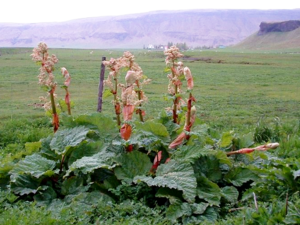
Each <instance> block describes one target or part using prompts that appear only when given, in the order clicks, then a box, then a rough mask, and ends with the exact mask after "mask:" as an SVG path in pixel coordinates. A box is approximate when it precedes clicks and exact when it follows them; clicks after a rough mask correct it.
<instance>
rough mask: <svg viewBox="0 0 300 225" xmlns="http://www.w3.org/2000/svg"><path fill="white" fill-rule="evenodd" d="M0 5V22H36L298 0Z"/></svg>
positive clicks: (295, 0)
mask: <svg viewBox="0 0 300 225" xmlns="http://www.w3.org/2000/svg"><path fill="white" fill-rule="evenodd" d="M0 8H1V12H0V23H1V22H5V23H6V22H12V23H38V22H61V21H67V20H72V19H78V18H87V17H98V16H116V15H126V14H134V13H144V12H150V11H157V10H185V9H295V8H298V9H300V0H284V1H280V0H247V1H242V0H105V1H104V0H48V1H45V0H44V1H43V0H1V3H0ZM299 19H300V15H299Z"/></svg>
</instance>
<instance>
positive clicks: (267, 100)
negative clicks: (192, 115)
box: [0, 49, 300, 127]
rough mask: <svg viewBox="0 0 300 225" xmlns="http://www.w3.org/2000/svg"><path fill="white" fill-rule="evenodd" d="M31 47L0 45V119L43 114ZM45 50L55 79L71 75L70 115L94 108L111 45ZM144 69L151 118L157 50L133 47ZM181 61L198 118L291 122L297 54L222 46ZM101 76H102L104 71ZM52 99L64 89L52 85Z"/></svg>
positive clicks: (107, 107)
mask: <svg viewBox="0 0 300 225" xmlns="http://www.w3.org/2000/svg"><path fill="white" fill-rule="evenodd" d="M31 50H32V49H0V52H1V56H0V93H1V95H0V104H1V108H0V118H1V120H2V121H3V120H5V119H18V118H21V117H25V118H27V117H34V118H36V117H43V116H44V111H43V109H41V108H35V107H34V104H35V103H38V97H39V96H42V95H44V94H45V93H44V92H43V91H42V90H41V89H40V87H39V85H38V84H37V75H38V73H39V71H38V69H39V66H38V65H35V63H34V62H33V61H31V57H30V54H31ZM90 52H91V50H75V49H51V50H50V53H52V54H56V56H57V57H58V59H59V63H58V65H57V70H56V71H55V72H56V73H55V75H56V80H57V81H58V82H59V83H62V82H63V78H62V75H61V73H60V70H59V68H60V67H66V68H67V69H68V71H69V73H70V75H71V77H72V81H71V86H70V94H71V100H72V101H73V102H74V109H73V114H74V115H79V114H84V113H91V112H95V111H96V109H97V95H98V85H99V74H100V64H101V58H102V56H106V57H107V59H109V58H111V57H113V58H117V57H120V56H121V55H122V53H123V51H121V50H119V51H117V50H113V51H110V50H93V54H90ZM132 53H133V54H134V55H135V57H136V61H137V62H138V63H139V65H140V66H141V67H142V69H143V71H144V74H145V75H146V76H148V78H150V79H152V83H151V84H150V85H148V86H146V87H145V93H146V95H147V96H148V98H149V102H148V103H147V105H146V106H145V107H146V113H147V117H148V118H153V117H156V116H157V114H158V113H159V112H160V111H161V110H162V109H163V108H165V107H168V106H171V104H172V103H171V102H169V101H166V100H165V99H166V93H167V84H168V80H167V78H166V75H167V74H166V73H165V72H164V68H165V63H164V55H163V52H162V51H146V50H133V51H132ZM184 55H185V57H184V58H183V60H182V61H183V62H184V64H185V65H186V66H188V67H190V69H191V71H192V74H193V76H194V82H195V89H194V94H195V97H196V100H197V113H198V114H197V115H198V116H197V117H198V118H200V119H201V120H203V121H204V122H205V123H211V124H219V125H226V126H230V127H232V126H233V127H235V126H240V125H251V124H255V123H256V122H257V121H258V120H260V119H261V118H264V120H265V121H268V122H271V121H273V120H274V118H276V117H278V118H280V120H282V121H295V120H298V119H299V117H300V112H299V106H300V96H299V86H300V79H299V74H300V64H299V62H300V54H291V53H284V54H282V53H280V52H277V53H276V52H248V53H247V52H242V51H241V52H239V51H237V50H234V51H233V52H230V51H229V50H227V49H225V50H223V51H220V50H208V51H196V50H195V51H186V52H184ZM106 74H107V73H106ZM57 93H58V98H60V99H62V98H63V97H64V90H63V89H62V88H60V87H58V88H57ZM111 101H112V97H108V98H105V99H104V102H103V113H107V114H110V113H111V112H112V109H113V105H112V104H111Z"/></svg>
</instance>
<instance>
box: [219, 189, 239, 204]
mask: <svg viewBox="0 0 300 225" xmlns="http://www.w3.org/2000/svg"><path fill="white" fill-rule="evenodd" d="M221 194H222V197H224V198H225V199H226V200H227V201H229V202H232V203H235V202H236V201H237V199H238V197H239V192H238V190H237V189H236V188H235V187H232V186H230V187H229V186H227V187H223V188H222V189H221Z"/></svg>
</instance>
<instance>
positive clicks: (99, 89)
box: [97, 56, 106, 112]
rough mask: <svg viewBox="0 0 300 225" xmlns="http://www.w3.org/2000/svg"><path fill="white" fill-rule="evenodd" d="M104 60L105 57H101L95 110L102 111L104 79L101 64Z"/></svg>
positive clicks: (103, 69)
mask: <svg viewBox="0 0 300 225" xmlns="http://www.w3.org/2000/svg"><path fill="white" fill-rule="evenodd" d="M105 60H106V57H105V56H103V57H102V63H101V71H100V81H99V88H98V108H97V111H98V112H101V111H102V95H103V80H104V74H105V65H104V64H103V61H105Z"/></svg>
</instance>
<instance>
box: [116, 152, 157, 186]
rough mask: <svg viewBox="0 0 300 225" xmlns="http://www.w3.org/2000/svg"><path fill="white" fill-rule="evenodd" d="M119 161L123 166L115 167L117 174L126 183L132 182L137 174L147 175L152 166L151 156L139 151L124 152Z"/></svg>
mask: <svg viewBox="0 0 300 225" xmlns="http://www.w3.org/2000/svg"><path fill="white" fill-rule="evenodd" d="M117 161H118V163H119V164H120V165H121V166H120V167H117V168H115V169H114V171H115V175H116V176H117V178H118V179H119V180H122V181H123V182H126V183H131V182H132V180H133V178H134V177H135V176H138V175H146V174H147V173H149V171H150V169H151V166H152V163H151V161H150V159H149V157H148V156H147V155H146V154H144V153H141V152H138V151H133V152H131V153H128V154H123V155H122V156H120V157H119V158H118V160H117Z"/></svg>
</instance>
